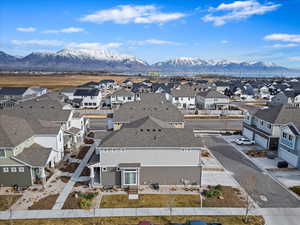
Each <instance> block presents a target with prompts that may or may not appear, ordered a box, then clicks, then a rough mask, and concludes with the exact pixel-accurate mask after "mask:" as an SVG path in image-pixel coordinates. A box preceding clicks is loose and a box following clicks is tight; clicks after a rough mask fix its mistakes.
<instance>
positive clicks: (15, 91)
mask: <svg viewBox="0 0 300 225" xmlns="http://www.w3.org/2000/svg"><path fill="white" fill-rule="evenodd" d="M27 89H28V88H27V87H3V88H1V89H0V95H8V96H16V95H23V94H24V93H25V92H26V91H27Z"/></svg>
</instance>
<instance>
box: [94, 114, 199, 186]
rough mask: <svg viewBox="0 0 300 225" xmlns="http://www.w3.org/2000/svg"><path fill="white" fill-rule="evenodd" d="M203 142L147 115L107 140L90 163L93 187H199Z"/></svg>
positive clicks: (188, 131) (98, 148) (125, 126)
mask: <svg viewBox="0 0 300 225" xmlns="http://www.w3.org/2000/svg"><path fill="white" fill-rule="evenodd" d="M201 149H202V142H201V140H200V139H198V138H196V137H194V134H193V131H192V130H190V129H176V128H173V127H172V126H171V125H170V124H168V123H166V122H163V121H161V120H159V119H157V118H154V117H151V116H146V117H144V118H141V119H139V120H136V121H133V122H131V123H129V124H125V125H123V127H122V128H121V129H119V130H117V131H113V132H112V133H111V134H109V135H108V136H106V137H104V138H103V139H102V141H101V142H100V144H99V145H98V146H97V147H96V152H95V154H94V155H93V157H92V158H91V160H90V162H89V168H90V170H91V173H90V174H91V176H90V177H91V185H92V186H98V185H99V186H105V185H116V186H121V187H128V186H139V185H150V184H152V183H159V184H160V185H185V184H198V185H199V184H200V179H201V178H200V176H201V172H200V171H201V161H200V157H201Z"/></svg>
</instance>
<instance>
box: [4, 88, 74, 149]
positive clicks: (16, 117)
mask: <svg viewBox="0 0 300 225" xmlns="http://www.w3.org/2000/svg"><path fill="white" fill-rule="evenodd" d="M70 113H71V111H70V110H63V105H62V103H61V102H60V101H59V100H58V99H57V98H56V95H51V94H46V95H43V96H41V97H39V98H36V99H33V100H28V101H25V102H21V103H19V104H18V105H16V106H15V107H13V108H6V109H2V110H0V146H1V147H15V146H16V145H18V144H20V143H22V142H23V141H25V140H26V139H28V138H30V137H32V136H33V135H36V134H57V133H58V132H59V130H60V128H61V123H62V122H65V121H67V120H68V118H69V116H70Z"/></svg>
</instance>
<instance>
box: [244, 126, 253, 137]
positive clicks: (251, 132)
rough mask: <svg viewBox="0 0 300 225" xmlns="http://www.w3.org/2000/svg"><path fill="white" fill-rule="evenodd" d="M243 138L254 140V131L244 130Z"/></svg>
mask: <svg viewBox="0 0 300 225" xmlns="http://www.w3.org/2000/svg"><path fill="white" fill-rule="evenodd" d="M243 136H244V137H246V138H248V139H250V140H252V139H253V131H251V130H249V129H247V128H243Z"/></svg>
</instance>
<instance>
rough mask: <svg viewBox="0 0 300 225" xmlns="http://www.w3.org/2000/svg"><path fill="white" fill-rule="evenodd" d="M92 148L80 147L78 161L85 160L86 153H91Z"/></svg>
mask: <svg viewBox="0 0 300 225" xmlns="http://www.w3.org/2000/svg"><path fill="white" fill-rule="evenodd" d="M89 149H90V147H89V146H82V147H80V150H79V153H78V154H77V156H76V158H77V159H83V158H84V156H85V155H86V153H87V152H88V151H89Z"/></svg>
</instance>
